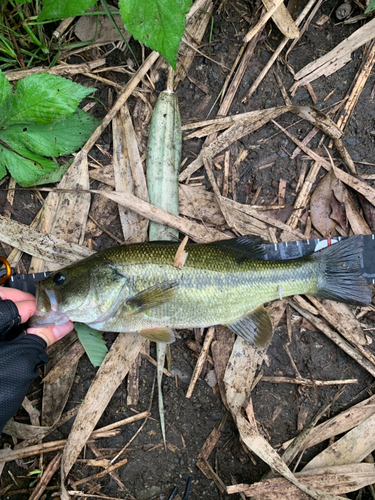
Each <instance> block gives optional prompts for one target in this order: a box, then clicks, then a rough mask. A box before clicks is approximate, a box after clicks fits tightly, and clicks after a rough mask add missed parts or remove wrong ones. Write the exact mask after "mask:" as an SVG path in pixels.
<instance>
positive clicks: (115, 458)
mask: <svg viewBox="0 0 375 500" xmlns="http://www.w3.org/2000/svg"><path fill="white" fill-rule="evenodd" d="M154 390H155V378H154V382H153V384H152V389H151V396H150V404H149V406H148V410H147V412H144V413H147V416H146V418H145V420H144V422H142V425H141V426H140V428H139V429H138V430H137V432H136V433H135V434H134V436H133V437H132V438H131V439H130V440H129V441H128V443H127V444H126V445H125V446H124V447H123V448H122V449H121V450H120V451H119V452H118V453H117V455H116V456H115V457H114V458H112V460H111V464H113V462H116V460H117V459H118V457H119V456H121V455H122V454H123V453H124V451H125V450H126V449H127V448H129V446H130V445H131V443H132V442H133V441H134V439H135V438H136V437H137V436H138V434H139V433H140V432H141V431H142V429H143V427H144V426H145V425H146V423H147V420H148V418H149V416H150V414H151V407H152V400H153V399H154ZM138 415H140V414H138ZM136 416H137V415H135V417H136ZM138 420H139V419H138Z"/></svg>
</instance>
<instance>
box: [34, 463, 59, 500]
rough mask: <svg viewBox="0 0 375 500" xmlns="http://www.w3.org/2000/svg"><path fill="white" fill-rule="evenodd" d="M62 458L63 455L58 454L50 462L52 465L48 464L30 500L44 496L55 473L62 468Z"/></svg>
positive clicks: (36, 499)
mask: <svg viewBox="0 0 375 500" xmlns="http://www.w3.org/2000/svg"><path fill="white" fill-rule="evenodd" d="M61 456H62V453H58V454H57V455H55V456H54V457H53V459H52V460H51V461H50V463H49V464H48V466H47V468H46V470H45V471H44V473H43V475H42V477H41V478H40V480H39V482H38V484H37V485H36V488H35V490H34V491H33V492H32V494H31V495H30V498H29V500H38V499H39V498H40V497H41V496H42V494H43V492H44V490H45V489H46V487H47V486H48V483H49V482H50V481H51V479H52V476H53V475H54V473H55V472H56V471H57V470H58V468H59V466H60V462H61Z"/></svg>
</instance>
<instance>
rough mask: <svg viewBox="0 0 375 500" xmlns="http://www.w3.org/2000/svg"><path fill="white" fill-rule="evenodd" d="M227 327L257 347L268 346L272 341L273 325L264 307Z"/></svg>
mask: <svg viewBox="0 0 375 500" xmlns="http://www.w3.org/2000/svg"><path fill="white" fill-rule="evenodd" d="M227 326H228V327H229V328H230V329H231V330H232V332H234V333H236V334H237V335H239V336H240V337H242V338H243V339H244V340H246V341H247V342H249V343H250V344H254V345H256V346H257V347H265V346H267V345H268V344H269V343H270V342H271V339H272V323H271V320H270V317H269V316H268V312H267V311H266V310H265V308H264V307H263V306H260V307H258V308H257V309H254V310H253V311H251V312H250V313H248V314H247V315H246V316H243V317H242V318H240V319H238V320H236V321H234V322H233V323H231V324H230V325H227Z"/></svg>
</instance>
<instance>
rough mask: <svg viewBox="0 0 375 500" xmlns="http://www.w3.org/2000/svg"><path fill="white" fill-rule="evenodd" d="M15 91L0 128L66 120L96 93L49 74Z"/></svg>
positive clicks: (31, 78) (29, 79)
mask: <svg viewBox="0 0 375 500" xmlns="http://www.w3.org/2000/svg"><path fill="white" fill-rule="evenodd" d="M14 88H15V91H16V92H15V94H10V96H9V98H8V100H7V101H6V102H5V103H4V104H3V106H2V107H1V108H0V117H1V118H0V126H1V125H2V124H3V125H5V126H9V125H11V124H16V123H18V124H22V125H26V124H29V123H38V124H47V123H53V122H56V121H58V120H63V119H65V118H68V116H70V115H71V114H72V113H73V112H74V111H75V109H76V108H77V106H78V104H79V103H80V102H81V101H82V99H83V98H84V97H86V96H88V95H90V94H92V93H93V92H95V90H96V89H91V88H86V87H83V86H82V85H78V84H77V83H74V82H72V81H70V80H68V79H67V78H63V77H61V76H56V75H50V74H48V73H40V74H38V75H31V76H28V77H26V78H24V79H23V80H20V81H19V82H17V83H16V85H15V86H14Z"/></svg>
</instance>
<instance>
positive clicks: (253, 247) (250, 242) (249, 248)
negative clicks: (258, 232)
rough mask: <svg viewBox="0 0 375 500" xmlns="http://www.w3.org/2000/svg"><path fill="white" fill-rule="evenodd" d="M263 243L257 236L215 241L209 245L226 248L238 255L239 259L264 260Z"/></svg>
mask: <svg viewBox="0 0 375 500" xmlns="http://www.w3.org/2000/svg"><path fill="white" fill-rule="evenodd" d="M264 244H265V241H264V240H262V238H260V237H259V236H252V235H249V236H240V237H239V238H232V239H230V240H222V241H215V243H211V245H215V246H219V247H221V248H226V249H228V250H231V251H232V252H235V253H237V254H238V256H239V257H240V258H241V259H251V260H264V255H265V249H264Z"/></svg>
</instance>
